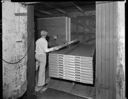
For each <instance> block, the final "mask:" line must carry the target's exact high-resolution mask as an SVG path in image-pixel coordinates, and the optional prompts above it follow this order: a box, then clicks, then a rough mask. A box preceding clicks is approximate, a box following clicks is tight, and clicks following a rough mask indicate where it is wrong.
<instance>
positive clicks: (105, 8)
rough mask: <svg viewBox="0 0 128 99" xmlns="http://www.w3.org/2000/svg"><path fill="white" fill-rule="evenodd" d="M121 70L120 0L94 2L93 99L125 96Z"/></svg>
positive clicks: (122, 53) (122, 6) (122, 69)
mask: <svg viewBox="0 0 128 99" xmlns="http://www.w3.org/2000/svg"><path fill="white" fill-rule="evenodd" d="M124 71H125V68H124V2H97V3H96V99H125V97H124V94H125V92H124V88H125V86H124V85H125V84H124V82H125V80H124V79H123V78H124V74H125V73H124ZM119 85H120V86H119Z"/></svg>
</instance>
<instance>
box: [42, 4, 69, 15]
mask: <svg viewBox="0 0 128 99" xmlns="http://www.w3.org/2000/svg"><path fill="white" fill-rule="evenodd" d="M42 4H44V5H46V6H49V7H51V8H54V9H55V10H56V11H58V12H60V13H62V14H65V15H67V13H66V11H64V10H62V9H60V8H58V7H55V6H53V5H50V4H48V3H42Z"/></svg>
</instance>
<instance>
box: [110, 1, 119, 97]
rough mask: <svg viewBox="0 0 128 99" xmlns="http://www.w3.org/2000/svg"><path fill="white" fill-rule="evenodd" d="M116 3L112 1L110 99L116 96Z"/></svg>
mask: <svg viewBox="0 0 128 99" xmlns="http://www.w3.org/2000/svg"><path fill="white" fill-rule="evenodd" d="M116 5H117V3H116V2H114V3H112V7H111V8H112V9H113V10H112V12H111V13H112V24H113V25H112V28H113V29H112V33H113V35H112V45H111V46H113V50H112V54H113V55H112V56H113V57H112V59H113V64H112V65H113V71H112V84H111V85H110V86H111V88H112V89H111V90H112V93H110V94H112V99H115V98H116V75H115V74H116V66H117V61H116V60H117V57H116V56H117V50H118V49H117V41H116V40H117V39H116V37H117V34H116V32H117V31H116V29H117V27H116V25H117V23H116V21H117V19H116V18H117V12H116V11H117V6H116Z"/></svg>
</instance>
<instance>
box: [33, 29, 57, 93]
mask: <svg viewBox="0 0 128 99" xmlns="http://www.w3.org/2000/svg"><path fill="white" fill-rule="evenodd" d="M40 34H41V38H39V39H38V40H37V41H36V50H35V52H36V54H35V58H36V70H37V69H38V67H39V72H38V77H37V78H38V79H37V85H36V87H35V91H40V90H45V89H46V87H45V67H46V53H48V52H51V51H54V50H58V48H57V47H53V48H48V42H47V40H46V36H47V34H48V33H47V31H44V30H42V31H41V32H40ZM38 64H39V65H38Z"/></svg>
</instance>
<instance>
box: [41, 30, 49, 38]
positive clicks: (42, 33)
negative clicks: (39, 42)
mask: <svg viewBox="0 0 128 99" xmlns="http://www.w3.org/2000/svg"><path fill="white" fill-rule="evenodd" d="M47 34H48V32H47V31H44V30H41V32H40V35H41V37H46V36H47Z"/></svg>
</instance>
